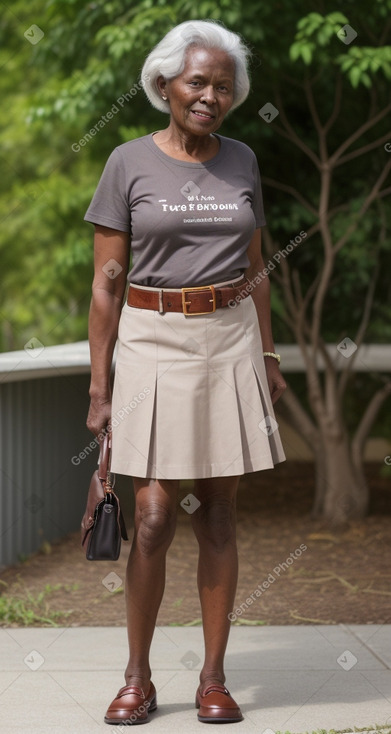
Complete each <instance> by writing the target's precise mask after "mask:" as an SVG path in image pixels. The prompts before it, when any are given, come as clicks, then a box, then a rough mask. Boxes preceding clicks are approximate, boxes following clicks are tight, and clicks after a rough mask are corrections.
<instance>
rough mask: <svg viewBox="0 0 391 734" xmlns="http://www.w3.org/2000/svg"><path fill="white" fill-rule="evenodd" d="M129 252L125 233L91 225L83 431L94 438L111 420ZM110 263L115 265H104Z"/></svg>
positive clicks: (127, 236)
mask: <svg viewBox="0 0 391 734" xmlns="http://www.w3.org/2000/svg"><path fill="white" fill-rule="evenodd" d="M129 252H130V242H129V234H128V233H127V232H120V231H119V230H116V229H109V228H108V227H102V226H100V225H96V226H95V236H94V280H93V283H92V298H91V304H90V313H89V321H88V338H89V343H90V355H91V383H90V398H91V403H90V409H89V412H88V417H87V428H88V429H89V430H90V431H92V433H93V434H94V435H95V436H97V435H98V433H100V432H101V431H102V430H103V429H104V428H105V427H106V426H107V423H108V422H109V420H110V417H111V385H110V371H111V364H112V359H113V352H114V347H115V343H116V340H117V334H118V323H119V319H120V315H121V309H122V304H123V297H124V293H125V288H126V276H127V274H128V269H129V268H128V266H129ZM110 260H113V261H115V263H114V262H113V263H110V265H109V266H108V265H107V263H108V262H109V261H110ZM111 265H113V268H111ZM120 268H122V269H121V270H120ZM117 270H118V271H119V272H118V273H117Z"/></svg>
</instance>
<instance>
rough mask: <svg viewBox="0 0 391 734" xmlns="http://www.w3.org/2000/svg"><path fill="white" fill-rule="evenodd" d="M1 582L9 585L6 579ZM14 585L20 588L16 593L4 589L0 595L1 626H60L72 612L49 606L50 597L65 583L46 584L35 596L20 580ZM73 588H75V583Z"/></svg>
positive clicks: (0, 582)
mask: <svg viewBox="0 0 391 734" xmlns="http://www.w3.org/2000/svg"><path fill="white" fill-rule="evenodd" d="M0 584H2V585H3V586H5V587H7V586H8V584H6V583H5V581H0ZM14 587H16V588H18V587H19V589H20V591H18V592H17V593H16V594H12V595H11V594H8V593H7V592H6V591H3V592H2V593H1V595H0V627H10V626H12V625H18V626H19V627H21V626H22V627H32V626H34V625H37V624H39V625H42V626H50V627H59V626H60V622H62V621H64V619H65V618H66V617H68V616H69V615H70V614H72V611H73V610H72V609H69V610H67V611H53V610H51V609H50V608H49V604H48V597H50V595H51V594H52V593H53V592H55V591H58V590H59V589H61V588H66V589H67V590H68V587H63V584H56V585H55V586H52V585H51V584H46V586H45V588H44V589H43V591H40V592H39V593H38V594H36V595H35V596H34V595H33V594H32V593H31V591H30V590H29V589H28V588H27V587H26V586H25V585H24V584H22V583H21V582H20V581H18V582H16V584H14ZM72 588H75V585H73V587H72Z"/></svg>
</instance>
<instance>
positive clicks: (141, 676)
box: [125, 668, 151, 693]
mask: <svg viewBox="0 0 391 734" xmlns="http://www.w3.org/2000/svg"><path fill="white" fill-rule="evenodd" d="M150 680H151V669H150V668H148V669H147V670H134V669H133V670H132V669H129V668H127V669H126V671H125V681H126V685H127V686H139V688H143V689H145V688H146V689H147V690H146V693H148V687H149V683H150Z"/></svg>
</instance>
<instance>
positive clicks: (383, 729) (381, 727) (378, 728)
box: [275, 724, 391, 734]
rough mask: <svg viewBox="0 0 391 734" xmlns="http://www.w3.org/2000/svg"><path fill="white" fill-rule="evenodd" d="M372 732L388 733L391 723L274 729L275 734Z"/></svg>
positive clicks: (363, 733)
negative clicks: (308, 728) (301, 730)
mask: <svg viewBox="0 0 391 734" xmlns="http://www.w3.org/2000/svg"><path fill="white" fill-rule="evenodd" d="M355 732H357V734H358V733H359V732H361V734H372V733H373V732H379V734H389V732H391V724H374V726H364V727H362V728H360V727H358V726H355V727H354V728H353V729H316V731H314V730H313V731H311V732H310V731H306V732H291V731H276V732H275V734H355Z"/></svg>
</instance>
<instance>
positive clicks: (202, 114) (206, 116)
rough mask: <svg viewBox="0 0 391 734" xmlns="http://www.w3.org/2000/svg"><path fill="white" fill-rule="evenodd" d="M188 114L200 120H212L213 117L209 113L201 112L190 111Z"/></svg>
mask: <svg viewBox="0 0 391 734" xmlns="http://www.w3.org/2000/svg"><path fill="white" fill-rule="evenodd" d="M190 112H191V113H192V114H193V115H195V117H198V118H199V119H200V120H214V117H215V116H214V115H211V114H210V113H209V112H201V110H190Z"/></svg>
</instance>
